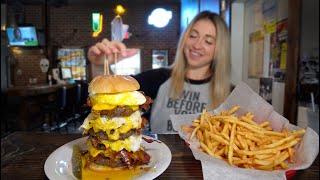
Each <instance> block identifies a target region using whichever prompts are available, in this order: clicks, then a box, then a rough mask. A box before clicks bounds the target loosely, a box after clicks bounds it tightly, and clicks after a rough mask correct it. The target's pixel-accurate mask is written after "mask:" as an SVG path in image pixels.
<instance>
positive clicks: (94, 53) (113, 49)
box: [88, 39, 138, 64]
mask: <svg viewBox="0 0 320 180" xmlns="http://www.w3.org/2000/svg"><path fill="white" fill-rule="evenodd" d="M137 52H138V49H127V47H126V46H125V45H124V44H123V43H122V42H119V41H109V40H108V39H103V40H102V41H101V42H98V43H96V44H95V45H94V46H92V47H91V48H90V49H89V53H88V54H89V60H91V61H92V62H97V61H101V60H102V59H103V58H102V57H103V56H106V57H107V58H108V60H109V63H110V64H113V63H114V61H115V55H116V56H117V57H116V58H117V60H118V61H120V60H122V59H124V58H126V57H131V56H133V55H135V54H137ZM99 64H100V62H99Z"/></svg>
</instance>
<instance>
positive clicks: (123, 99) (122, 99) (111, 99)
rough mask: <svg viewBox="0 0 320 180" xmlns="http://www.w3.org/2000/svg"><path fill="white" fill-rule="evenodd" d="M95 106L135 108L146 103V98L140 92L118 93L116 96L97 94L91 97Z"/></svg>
mask: <svg viewBox="0 0 320 180" xmlns="http://www.w3.org/2000/svg"><path fill="white" fill-rule="evenodd" d="M90 101H91V103H92V105H93V106H95V105H96V104H108V105H110V106H112V105H113V106H125V105H128V106H134V105H141V104H144V103H145V102H146V98H145V96H144V95H143V94H141V93H140V92H138V91H131V92H124V93H116V94H95V95H93V96H90Z"/></svg>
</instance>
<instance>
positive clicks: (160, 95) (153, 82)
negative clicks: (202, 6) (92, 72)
mask: <svg viewBox="0 0 320 180" xmlns="http://www.w3.org/2000/svg"><path fill="white" fill-rule="evenodd" d="M229 43H230V38H229V32H228V29H227V26H226V24H225V22H224V21H223V19H222V18H221V17H220V16H219V15H217V14H215V13H212V12H209V11H204V12H201V13H199V14H198V15H197V16H196V17H195V18H194V19H193V21H192V22H191V23H190V24H189V26H188V27H187V29H186V31H185V32H184V33H183V34H182V36H181V38H180V41H179V44H178V48H177V52H176V58H175V61H174V63H173V64H172V66H171V67H170V68H168V69H166V68H161V69H155V70H149V71H146V72H142V73H140V74H138V75H135V76H134V78H136V79H137V80H138V81H139V83H140V86H141V90H142V91H144V92H145V94H146V95H148V96H150V97H151V98H152V99H154V103H153V105H152V108H151V116H150V125H151V131H152V132H153V133H157V134H172V133H177V132H176V131H174V129H173V128H172V122H171V120H170V114H193V113H200V112H201V111H202V110H203V109H204V108H206V109H213V108H216V107H217V106H218V105H219V104H221V103H222V102H223V101H224V100H225V98H226V97H227V96H228V95H229V93H230V80H229V78H230V54H229V50H230V44H229ZM114 53H118V54H120V55H119V56H120V57H119V58H120V59H121V58H123V57H129V56H132V55H134V54H135V53H136V50H134V49H127V48H126V46H125V45H124V44H123V43H120V42H115V41H111V42H110V41H108V40H107V39H104V40H103V41H102V42H99V43H97V44H95V45H94V46H92V47H91V48H90V49H89V51H88V57H89V60H90V61H91V62H92V63H95V64H102V63H103V61H102V57H103V56H104V55H107V56H108V59H109V60H110V61H111V62H112V61H113V54H114Z"/></svg>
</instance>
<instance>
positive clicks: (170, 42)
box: [13, 0, 180, 85]
mask: <svg viewBox="0 0 320 180" xmlns="http://www.w3.org/2000/svg"><path fill="white" fill-rule="evenodd" d="M127 3H130V2H127ZM122 5H123V6H124V7H125V8H126V9H127V12H126V14H124V15H123V18H122V19H123V23H125V24H129V26H130V28H129V32H130V33H132V36H131V37H130V39H128V40H124V43H125V44H126V45H127V46H128V47H131V48H140V49H141V50H142V51H141V56H142V57H141V58H142V62H141V66H142V67H141V68H142V71H144V70H148V69H151V68H152V49H167V50H169V64H171V63H172V61H173V59H174V56H175V51H176V46H177V42H178V39H179V31H180V30H179V28H180V15H179V14H180V4H179V3H176V2H175V3H171V2H170V1H162V0H154V1H152V3H151V2H149V3H132V1H131V4H125V3H122ZM114 7H115V6H114V4H110V3H108V2H107V1H106V4H98V5H86V6H83V5H67V6H61V7H53V6H51V7H50V8H49V9H48V14H49V15H48V21H49V22H48V23H49V24H48V25H49V34H50V37H49V39H48V40H49V44H48V45H49V53H50V51H51V53H50V54H54V53H55V52H54V50H53V49H54V48H53V47H61V46H74V47H89V46H91V45H93V44H95V43H96V42H98V41H100V40H101V39H103V38H108V39H110V36H111V35H110V31H111V24H110V23H111V21H112V19H113V18H114V16H115V15H114V13H113V8H114ZM157 7H164V8H167V9H170V10H171V11H173V17H172V19H171V21H170V23H169V25H168V26H167V27H165V28H162V29H157V28H155V27H153V26H150V25H148V23H147V18H148V15H149V14H150V13H151V11H152V10H153V9H154V8H157ZM43 11H44V8H43V6H42V5H27V6H25V12H24V15H25V17H24V20H25V23H28V24H33V25H35V26H36V27H37V29H40V30H44V29H45V28H44V17H42V15H43V14H44V12H43ZM92 12H101V13H103V15H104V22H103V28H104V29H103V31H102V33H101V34H100V35H99V36H98V37H96V38H93V37H92V36H91V34H92V29H91V14H92ZM26 51H27V50H26ZM33 53H35V54H33ZM50 54H49V59H50V60H51V61H53V57H54V56H52V55H51V56H50ZM39 56H41V54H39V53H38V52H37V51H29V52H28V54H27V55H26V57H25V56H24V55H23V56H22V55H21V56H19V55H15V56H14V58H16V60H15V61H16V62H17V63H16V64H14V68H13V69H14V72H13V76H14V77H13V79H14V85H24V84H26V83H27V82H28V78H27V77H23V76H22V75H17V73H16V70H17V69H21V70H22V72H23V73H24V75H30V76H34V77H38V79H39V80H38V83H40V82H42V80H44V82H45V79H46V75H45V74H43V73H41V72H39V71H38V70H36V69H37V68H38V67H39V62H38V61H39V60H40V58H39ZM25 59H28V60H25ZM26 62H28V63H26ZM54 63H55V62H53V64H54ZM17 64H18V65H17ZM39 70H40V69H39Z"/></svg>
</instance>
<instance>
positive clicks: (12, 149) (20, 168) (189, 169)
mask: <svg viewBox="0 0 320 180" xmlns="http://www.w3.org/2000/svg"><path fill="white" fill-rule="evenodd" d="M80 137H81V135H80V134H58V133H41V132H39V133H36V132H15V133H13V134H10V135H9V136H7V137H5V138H3V139H1V179H47V178H46V175H45V172H44V169H43V167H44V163H45V161H46V159H47V157H48V156H49V155H50V153H52V152H53V151H54V150H55V149H57V148H58V147H60V146H62V145H63V144H65V143H67V142H70V141H72V140H74V139H77V138H80ZM158 137H159V140H161V141H163V142H164V143H165V144H166V145H167V146H168V147H169V148H170V150H171V153H172V161H171V164H170V166H169V167H168V169H167V170H166V171H165V172H164V173H163V174H162V175H160V176H159V177H158V178H157V179H203V176H202V168H201V163H200V161H197V160H195V159H194V157H193V155H192V153H191V151H190V149H189V148H188V146H187V145H186V144H185V143H184V141H183V140H181V139H180V137H179V136H178V135H158ZM293 179H319V157H317V159H316V160H315V162H314V163H313V165H312V166H311V167H310V168H308V169H306V170H301V171H298V172H297V174H296V176H295V177H294V178H293Z"/></svg>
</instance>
